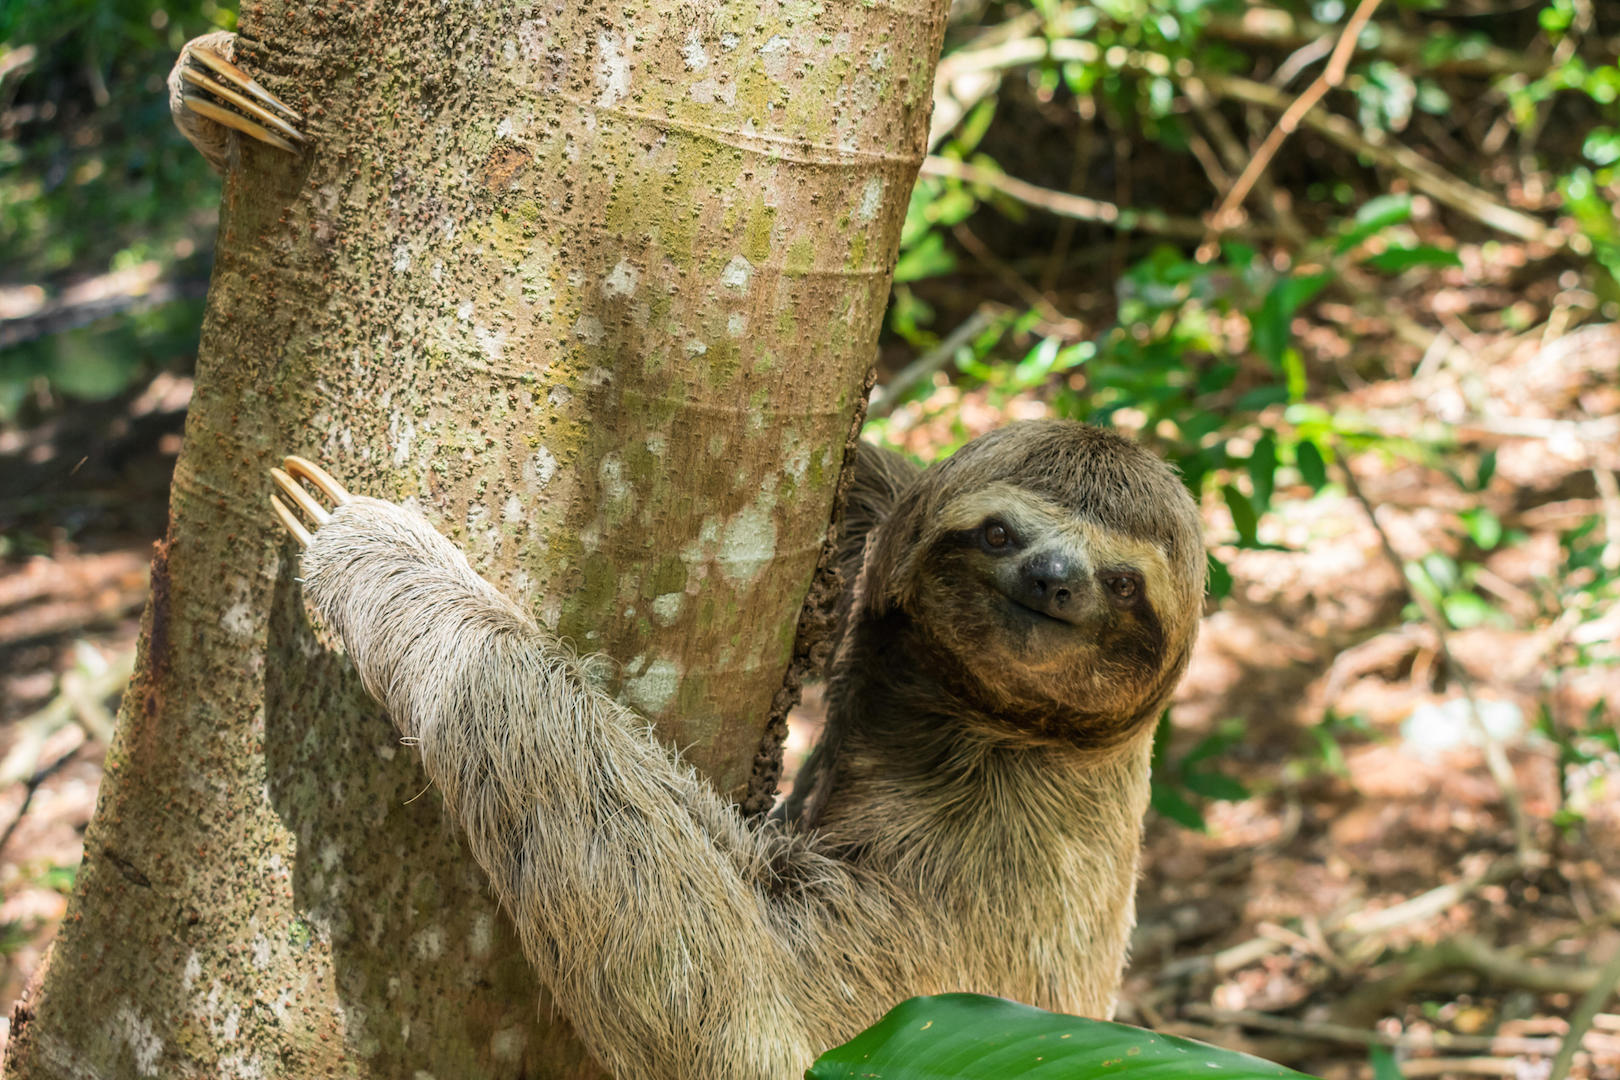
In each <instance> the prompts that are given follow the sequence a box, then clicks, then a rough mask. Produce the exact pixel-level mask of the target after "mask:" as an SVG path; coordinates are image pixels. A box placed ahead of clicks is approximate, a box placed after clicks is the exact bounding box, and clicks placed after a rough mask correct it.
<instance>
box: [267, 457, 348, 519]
mask: <svg viewBox="0 0 1620 1080" xmlns="http://www.w3.org/2000/svg"><path fill="white" fill-rule="evenodd" d="M284 464H285V465H286V466H287V471H288V472H290V473H292V474H293V475H294V476H300V477H303V478H304V479H305V480H308V481H309V482H310V483H312V484H314V485H315V487H316V489H317V490H318V491H320V493H321V494H322V495H325V496H326V497H327V498H328V499H331V500H332V501H333V502H335V503H337V504H338V505H339V506H342V505H343V504H344V503H346V502H349V501H351V500H353V498H354V496H353V495H350V494H349V491H348V489H347V488H345V487H344V486H343V485H342V484H340V483H338V482H337V481H336V480H334V479H332V476H331V474H330V473H328V472H327V471H326V470H325V469H323V468H321V467H320V466H319V465H317V464H315V463H314V462H313V461H310V460H309V459H308V458H301V457H298V456H297V455H289V456H288V458H287V460H286V461H285V462H284Z"/></svg>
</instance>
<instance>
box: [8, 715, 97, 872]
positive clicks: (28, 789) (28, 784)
mask: <svg viewBox="0 0 1620 1080" xmlns="http://www.w3.org/2000/svg"><path fill="white" fill-rule="evenodd" d="M83 749H84V742H83V741H82V740H81V741H80V742H79V743H78V744H77V745H75V746H73V747H71V748H70V749H69V750H68V751H67V753H65V754H63V755H62V756H60V757H58V758H57V759H56V760H55V761H53V762H51V763H50V764H49V765H47V766H45V767H44V768H43V769H40V770H39V771H38V772H36V773H34V774H32V775H31V776H29V777H27V779H26V781H25V783H24V785H23V798H22V804H21V805H19V806H18V807H17V813H16V815H15V816H13V817H12V819H11V820H10V821H9V822H7V823H6V828H5V831H4V832H0V851H4V850H5V849H6V845H8V844H10V843H11V838H12V837H13V836H15V835H16V834H17V828H18V826H20V825H21V824H22V823H23V820H24V819H25V818H27V817H28V808H29V807H30V806H31V805H33V802H34V796H35V794H37V793H38V792H39V789H40V786H41V785H42V784H44V783H45V781H47V780H49V779H50V778H51V777H52V776H54V775H55V774H56V773H57V772H58V771H59V770H61V769H62V768H63V767H65V766H66V765H67V763H68V762H70V761H72V760H73V759H74V758H75V757H78V755H79V752H80V751H82V750H83Z"/></svg>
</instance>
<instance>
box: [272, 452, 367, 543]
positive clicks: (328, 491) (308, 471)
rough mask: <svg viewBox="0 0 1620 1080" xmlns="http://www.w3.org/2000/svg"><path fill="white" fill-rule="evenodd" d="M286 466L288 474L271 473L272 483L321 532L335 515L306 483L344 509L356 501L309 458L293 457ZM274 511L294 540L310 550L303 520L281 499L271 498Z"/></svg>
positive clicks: (283, 471)
mask: <svg viewBox="0 0 1620 1080" xmlns="http://www.w3.org/2000/svg"><path fill="white" fill-rule="evenodd" d="M283 464H284V465H286V469H285V470H283V469H276V468H272V469H271V470H270V477H271V479H273V480H275V482H276V486H277V487H278V488H280V489H281V494H282V495H285V496H286V497H287V498H288V499H289V500H291V502H292V504H293V507H296V508H297V509H298V510H299V511H301V512H302V513H303V515H304V517H305V518H308V519H309V520H310V521H313V522H314V523H315V527H316V528H317V529H318V528H320V527H321V526H322V525H325V524H326V523H327V522H328V521H331V520H332V515H331V514H330V513H329V512H328V511H327V509H326V508H325V507H324V506H322V505H321V504H320V503H319V502H316V501H315V499H314V497H312V496H311V495H310V493H309V492H308V491H306V490H305V489H304V483H306V482H307V483H308V484H309V485H310V486H311V487H313V488H314V489H315V490H316V491H318V492H320V493H321V494H322V495H324V496H325V497H326V498H327V499H329V500H330V501H331V502H332V503H334V504H335V505H337V506H342V505H343V504H344V503H346V502H349V501H351V500H352V499H353V498H354V497H353V496H352V495H350V494H349V492H348V490H347V489H346V488H345V487H344V486H343V485H342V484H340V483H338V482H337V481H336V480H334V479H332V476H331V474H329V473H328V472H327V471H326V470H325V469H323V468H321V467H320V466H319V465H317V464H315V463H314V462H313V461H310V460H309V459H307V458H301V457H296V456H293V457H289V458H287V459H286V461H284V462H283ZM270 508H271V509H272V510H274V511H275V514H276V517H277V519H278V520H280V522H281V524H282V525H283V526H284V527H285V528H286V529H287V531H288V532H290V533H292V534H293V538H294V539H296V540H297V541H298V543H299V544H300V545H302V546H303V547H308V546H309V543H310V533H309V530H308V529H307V528H305V527H304V521H303V519H301V518H300V517H299V516H298V514H297V513H294V511H293V509H292V507H289V506H288V505H287V504H286V503H284V502H282V501H281V499H280V498H278V497H277V496H275V495H271V496H270Z"/></svg>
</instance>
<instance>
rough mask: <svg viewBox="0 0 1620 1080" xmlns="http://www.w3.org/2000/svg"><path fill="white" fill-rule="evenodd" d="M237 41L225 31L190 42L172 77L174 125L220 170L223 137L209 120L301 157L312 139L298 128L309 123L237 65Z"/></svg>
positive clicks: (170, 81)
mask: <svg viewBox="0 0 1620 1080" xmlns="http://www.w3.org/2000/svg"><path fill="white" fill-rule="evenodd" d="M234 37H235V35H233V34H230V33H226V32H220V33H214V34H205V35H204V36H202V37H199V38H195V39H193V40H192V41H189V42H187V43H186V46H185V48H184V49H183V50H181V53H180V60H179V62H178V63H177V64H175V66H174V70H173V72H171V73H170V75H169V86H170V107H171V109H172V110H173V112H174V115H175V123H176V124H177V125H179V127H180V130H181V132H182V133H183V134H185V136H186V137H187V138H188V139H190V140H191V141H192V143H193V144H195V145H196V146H197V149H199V150H201V151H202V152H203V154H204V156H206V157H208V158H209V160H210V162H212V163H213V164H214V165H215V166H216V168H217V167H220V166H221V165H222V162H221V161H218V160H216V155H217V154H218V152H219V149H220V146H219V145H216V144H219V142H220V139H221V138H222V137H223V133H222V132H221V133H219V134H218V135H216V134H214V133H212V132H208V131H206V130H205V128H206V122H207V121H212V122H213V123H215V124H221V125H223V126H225V127H228V128H232V129H234V130H236V131H240V132H242V133H243V134H244V135H248V136H250V137H252V138H254V139H257V140H259V141H260V142H262V143H267V144H269V145H270V146H274V147H278V148H280V149H282V150H286V151H287V152H289V153H294V154H296V153H298V151H299V148H300V147H301V146H302V145H303V144H304V143H306V142H308V141H309V137H308V136H307V135H305V134H304V133H303V132H302V131H300V130H299V129H298V128H297V127H296V126H294V125H296V124H301V123H303V122H304V118H303V116H302V115H301V114H300V113H298V112H297V111H296V110H294V109H293V108H292V107H291V106H289V105H287V104H286V103H285V102H283V101H282V100H281V99H280V98H278V97H276V96H275V95H274V94H272V93H271V92H270V91H268V90H266V89H265V88H264V87H262V86H260V85H259V84H258V83H257V82H256V81H255V80H254V78H253V76H251V75H249V74H248V73H247V72H246V71H243V70H242V69H241V68H240V67H238V66H237V65H236V64H234V63H232V61H231V57H232V55H234V52H235V41H234ZM188 114H189V115H188ZM215 130H216V131H217V129H215Z"/></svg>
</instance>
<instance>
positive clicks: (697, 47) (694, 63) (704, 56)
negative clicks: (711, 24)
mask: <svg viewBox="0 0 1620 1080" xmlns="http://www.w3.org/2000/svg"><path fill="white" fill-rule="evenodd" d="M681 56H682V57H684V58H685V60H686V70H687V71H702V70H703V69H704V68H706V67H708V66H709V54H708V53H706V52H704V51H703V38H702V36H701V35H700V34H699V33H698V32H697V30H696V29H691V30H688V31H687V32H686V44H685V45H684V46H682V48H681Z"/></svg>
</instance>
